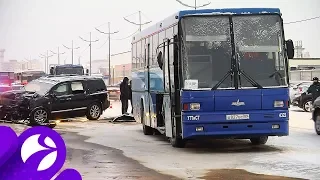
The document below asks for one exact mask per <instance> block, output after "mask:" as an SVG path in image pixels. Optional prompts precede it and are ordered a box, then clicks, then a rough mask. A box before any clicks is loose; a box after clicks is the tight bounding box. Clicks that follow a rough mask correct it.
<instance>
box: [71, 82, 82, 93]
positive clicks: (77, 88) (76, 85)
mask: <svg viewBox="0 0 320 180" xmlns="http://www.w3.org/2000/svg"><path fill="white" fill-rule="evenodd" d="M71 90H72V94H82V93H84V89H83V85H82V82H72V83H71Z"/></svg>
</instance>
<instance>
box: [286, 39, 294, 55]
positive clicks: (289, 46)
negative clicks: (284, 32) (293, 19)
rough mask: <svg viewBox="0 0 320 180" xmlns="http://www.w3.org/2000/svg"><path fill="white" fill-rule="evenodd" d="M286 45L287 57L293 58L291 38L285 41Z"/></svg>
mask: <svg viewBox="0 0 320 180" xmlns="http://www.w3.org/2000/svg"><path fill="white" fill-rule="evenodd" d="M286 46H287V55H288V58H289V59H293V58H294V44H293V41H292V40H291V39H289V40H287V41H286Z"/></svg>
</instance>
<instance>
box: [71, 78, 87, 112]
mask: <svg viewBox="0 0 320 180" xmlns="http://www.w3.org/2000/svg"><path fill="white" fill-rule="evenodd" d="M70 87H71V93H72V97H71V101H72V102H71V106H72V109H73V110H76V111H79V110H86V109H87V107H88V105H89V103H90V100H89V99H88V98H87V95H86V91H85V89H84V86H83V81H73V82H70Z"/></svg>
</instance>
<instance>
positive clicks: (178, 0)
mask: <svg viewBox="0 0 320 180" xmlns="http://www.w3.org/2000/svg"><path fill="white" fill-rule="evenodd" d="M176 1H177V2H178V3H180V4H181V5H183V6H186V7H189V8H194V9H195V10H197V9H199V8H202V7H205V6H208V5H210V4H211V2H208V3H206V4H203V5H200V6H197V0H194V6H190V5H188V4H185V3H183V2H182V1H180V0H176Z"/></svg>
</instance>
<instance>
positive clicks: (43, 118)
mask: <svg viewBox="0 0 320 180" xmlns="http://www.w3.org/2000/svg"><path fill="white" fill-rule="evenodd" d="M109 106H110V101H109V96H108V92H107V88H106V85H105V83H104V81H103V80H102V79H101V78H96V77H90V76H61V77H42V78H39V79H37V80H33V81H31V82H30V83H28V84H27V85H25V86H24V87H23V88H22V89H21V90H13V91H7V92H3V93H1V94H0V119H3V120H8V121H20V120H28V121H29V122H30V123H31V124H38V125H41V124H45V123H49V121H50V120H58V119H65V118H73V117H82V116H86V117H87V119H89V120H98V119H99V118H100V116H101V115H102V113H103V111H105V110H106V109H107V108H109Z"/></svg>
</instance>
